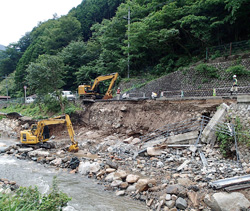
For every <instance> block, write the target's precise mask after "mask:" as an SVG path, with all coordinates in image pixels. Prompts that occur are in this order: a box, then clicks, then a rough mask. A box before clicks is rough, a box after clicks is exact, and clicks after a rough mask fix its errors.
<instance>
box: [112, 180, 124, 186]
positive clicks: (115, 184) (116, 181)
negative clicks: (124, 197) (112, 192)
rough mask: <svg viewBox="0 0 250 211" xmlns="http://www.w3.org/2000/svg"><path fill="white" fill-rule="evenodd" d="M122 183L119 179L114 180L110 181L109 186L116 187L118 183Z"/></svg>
mask: <svg viewBox="0 0 250 211" xmlns="http://www.w3.org/2000/svg"><path fill="white" fill-rule="evenodd" d="M121 183H122V181H121V180H114V181H113V182H112V183H111V185H110V186H111V187H118V186H119V185H120V184H121Z"/></svg>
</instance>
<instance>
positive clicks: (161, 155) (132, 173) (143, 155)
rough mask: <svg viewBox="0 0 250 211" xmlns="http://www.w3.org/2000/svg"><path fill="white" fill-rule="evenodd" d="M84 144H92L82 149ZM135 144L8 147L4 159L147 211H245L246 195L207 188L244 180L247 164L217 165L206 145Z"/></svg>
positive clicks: (216, 156)
mask: <svg viewBox="0 0 250 211" xmlns="http://www.w3.org/2000/svg"><path fill="white" fill-rule="evenodd" d="M90 142H91V143H92V144H88V143H90ZM139 142H140V140H138V138H136V140H134V139H131V140H127V139H125V140H124V141H119V140H115V139H114V137H112V138H109V137H107V138H105V139H104V140H103V142H101V143H95V141H94V140H93V141H91V140H85V141H82V142H81V143H79V146H80V152H79V153H76V154H72V153H69V152H67V151H66V150H65V149H64V148H60V149H59V148H57V149H50V150H45V149H33V148H20V147H18V146H11V147H8V148H7V149H6V150H5V153H6V154H10V155H13V156H15V157H17V158H19V159H31V160H33V161H36V162H39V163H43V164H45V165H46V164H48V165H53V166H56V167H61V168H69V169H70V170H69V171H70V172H71V173H78V174H81V175H85V176H87V177H90V178H94V179H96V180H98V183H99V184H102V185H104V186H105V188H106V189H107V190H113V191H115V192H116V195H117V196H130V197H132V198H133V199H137V200H140V201H144V202H145V203H146V205H147V206H148V208H149V209H150V210H171V211H174V210H198V209H199V210H211V209H214V207H215V206H217V208H218V207H219V208H218V209H220V210H230V208H229V206H233V207H237V209H236V210H240V209H243V208H244V209H247V208H248V207H249V206H250V202H249V195H250V194H249V193H248V195H246V194H245V195H243V194H241V193H239V194H240V195H239V194H238V195H237V196H236V195H235V192H231V193H225V192H224V191H223V190H213V189H212V188H211V187H210V186H209V184H210V182H212V181H215V180H218V179H224V178H230V177H235V176H241V175H246V172H247V173H249V172H250V164H249V163H244V162H243V163H242V165H240V163H237V162H236V161H234V160H226V159H223V158H222V156H221V154H220V152H219V149H216V148H212V147H211V146H210V145H204V146H202V145H199V147H194V146H193V145H190V147H179V148H172V147H168V146H166V145H164V144H162V145H160V146H151V147H147V148H146V149H142V148H141V149H139V147H138V146H139V145H138V143H139ZM93 143H95V144H93ZM201 154H203V155H204V158H203V159H202V157H201ZM219 193H220V194H226V196H227V197H224V195H223V197H221V195H218V194H219ZM232 197H239V199H240V200H239V201H238V204H232V203H231V201H232V200H231V198H232ZM238 208H239V209H238Z"/></svg>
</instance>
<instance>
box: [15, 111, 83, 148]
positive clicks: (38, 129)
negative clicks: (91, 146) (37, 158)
mask: <svg viewBox="0 0 250 211" xmlns="http://www.w3.org/2000/svg"><path fill="white" fill-rule="evenodd" d="M56 124H66V126H67V130H68V133H69V137H70V140H71V142H72V144H71V146H70V147H69V148H68V151H69V152H78V150H79V147H78V142H76V141H75V138H74V135H75V132H74V130H73V127H72V123H71V120H70V117H69V115H67V114H66V115H62V116H57V117H54V118H49V119H44V120H40V121H38V122H37V124H33V125H31V129H29V130H23V131H21V136H20V139H21V140H20V141H21V143H22V145H24V146H34V145H36V146H38V147H43V148H51V147H52V144H50V143H49V142H47V141H48V140H49V138H50V135H49V128H48V126H49V125H56ZM45 142H46V143H45Z"/></svg>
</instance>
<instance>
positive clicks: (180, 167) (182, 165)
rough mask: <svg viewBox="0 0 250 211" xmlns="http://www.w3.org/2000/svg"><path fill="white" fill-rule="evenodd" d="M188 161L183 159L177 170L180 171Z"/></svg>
mask: <svg viewBox="0 0 250 211" xmlns="http://www.w3.org/2000/svg"><path fill="white" fill-rule="evenodd" d="M189 163H190V160H185V161H184V162H183V163H182V164H181V165H180V166H179V167H178V168H177V171H181V170H182V169H184V168H185V167H186V166H187V165H188V164H189Z"/></svg>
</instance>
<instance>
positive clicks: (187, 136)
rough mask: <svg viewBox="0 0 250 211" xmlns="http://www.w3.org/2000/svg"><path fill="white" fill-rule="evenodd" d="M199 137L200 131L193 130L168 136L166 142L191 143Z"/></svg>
mask: <svg viewBox="0 0 250 211" xmlns="http://www.w3.org/2000/svg"><path fill="white" fill-rule="evenodd" d="M197 138H198V131H192V132H188V133H183V134H178V135H175V136H170V137H168V139H167V141H166V143H167V144H177V143H184V142H185V143H187V144H189V143H190V141H193V140H194V139H197Z"/></svg>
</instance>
